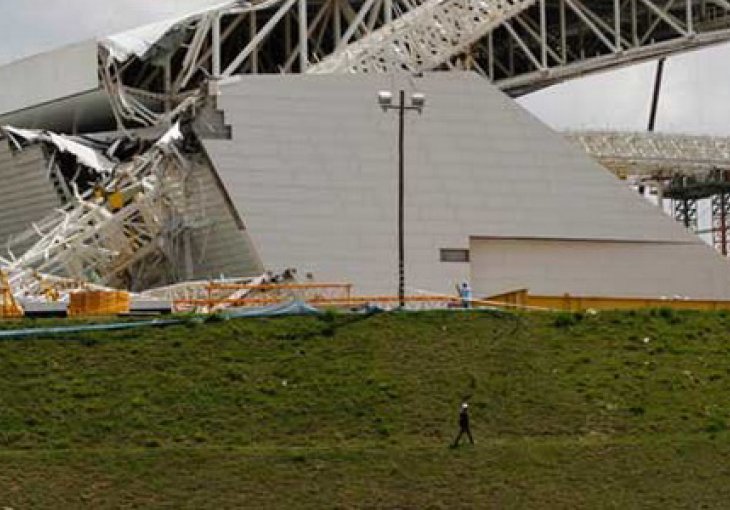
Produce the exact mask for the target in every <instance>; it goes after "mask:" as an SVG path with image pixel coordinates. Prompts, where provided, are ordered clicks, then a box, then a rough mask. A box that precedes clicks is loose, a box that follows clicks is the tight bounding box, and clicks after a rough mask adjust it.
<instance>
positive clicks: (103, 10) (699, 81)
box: [0, 0, 730, 136]
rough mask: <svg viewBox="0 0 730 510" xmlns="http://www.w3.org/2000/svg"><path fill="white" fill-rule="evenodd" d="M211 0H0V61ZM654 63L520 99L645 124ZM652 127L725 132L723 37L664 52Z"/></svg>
mask: <svg viewBox="0 0 730 510" xmlns="http://www.w3.org/2000/svg"><path fill="white" fill-rule="evenodd" d="M217 2H218V0H0V12H2V16H0V65H2V64H3V63H7V62H9V61H12V60H16V59H18V58H23V57H26V56H29V55H32V54H35V53H39V52H43V51H48V50H50V49H53V48H55V47H59V46H63V45H66V44H70V43H73V42H78V41H82V40H85V39H89V38H93V37H98V36H100V35H106V34H111V33H115V32H119V31H122V30H125V29H128V28H132V27H135V26H139V25H143V24H147V23H151V22H154V21H159V20H162V19H165V18H168V17H172V16H174V15H175V14H176V13H179V12H181V11H184V10H186V9H191V8H192V9H195V8H198V7H201V6H204V5H206V4H210V3H217ZM655 69H656V63H647V64H641V65H638V66H633V67H630V68H624V69H620V70H617V71H611V72H607V73H603V74H597V75H592V76H589V77H586V78H581V79H577V80H572V81H569V82H565V83H563V84H560V85H556V86H553V87H550V88H548V89H544V90H542V91H539V92H536V93H533V94H530V95H529V96H525V97H523V98H521V99H520V101H519V102H520V104H522V105H523V106H524V107H526V108H527V109H528V110H530V111H531V112H532V113H533V114H535V115H536V116H537V117H538V118H540V119H541V120H543V121H544V122H546V123H547V124H549V125H550V126H552V127H554V128H556V129H560V130H566V129H622V130H640V131H643V130H645V129H646V125H647V122H648V116H649V102H650V98H651V92H652V88H653V81H654V72H655ZM657 131H664V132H681V133H691V134H714V135H721V136H730V45H723V46H715V47H712V48H707V49H704V50H700V51H696V52H692V53H687V54H683V55H677V56H673V57H671V58H669V59H668V60H667V64H666V67H665V72H664V83H663V88H662V95H661V100H660V105H659V113H658V117H657Z"/></svg>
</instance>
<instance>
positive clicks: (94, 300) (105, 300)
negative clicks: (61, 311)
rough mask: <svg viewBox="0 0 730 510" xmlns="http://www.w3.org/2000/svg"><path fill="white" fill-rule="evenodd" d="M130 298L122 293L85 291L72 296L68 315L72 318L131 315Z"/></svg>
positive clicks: (127, 294)
mask: <svg viewBox="0 0 730 510" xmlns="http://www.w3.org/2000/svg"><path fill="white" fill-rule="evenodd" d="M130 302H131V300H130V297H129V293H127V292H120V291H109V292H107V291H85V292H75V293H73V294H70V298H69V304H68V315H69V316H70V317H79V316H90V315H118V314H120V313H129V308H130Z"/></svg>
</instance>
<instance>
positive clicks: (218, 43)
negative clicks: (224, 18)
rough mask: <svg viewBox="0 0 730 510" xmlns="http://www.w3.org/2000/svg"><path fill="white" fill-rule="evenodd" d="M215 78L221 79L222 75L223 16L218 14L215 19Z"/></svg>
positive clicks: (213, 73) (213, 31)
mask: <svg viewBox="0 0 730 510" xmlns="http://www.w3.org/2000/svg"><path fill="white" fill-rule="evenodd" d="M212 34H213V41H212V45H213V72H212V73H211V74H212V75H213V78H215V79H219V78H220V76H221V71H222V69H221V16H220V14H217V15H216V17H215V19H214V20H213V30H212Z"/></svg>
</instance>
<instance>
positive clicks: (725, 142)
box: [566, 131, 730, 180]
mask: <svg viewBox="0 0 730 510" xmlns="http://www.w3.org/2000/svg"><path fill="white" fill-rule="evenodd" d="M566 137H567V138H568V139H569V140H571V141H572V142H574V143H576V144H577V145H579V146H580V147H581V148H583V150H585V151H586V153H587V154H588V155H590V156H591V157H593V158H594V159H596V160H598V161H599V162H600V163H601V164H603V165H604V166H605V167H607V168H608V169H610V170H611V171H612V172H614V173H615V174H617V175H619V176H620V177H626V176H627V175H633V176H638V177H642V178H647V179H652V180H665V179H670V178H674V177H677V176H694V177H699V176H705V175H708V174H711V173H713V172H716V171H725V172H727V171H730V138H725V137H713V136H691V135H679V134H663V133H646V132H638V133H630V132H618V131H586V132H569V133H566Z"/></svg>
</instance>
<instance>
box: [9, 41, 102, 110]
mask: <svg viewBox="0 0 730 510" xmlns="http://www.w3.org/2000/svg"><path fill="white" fill-rule="evenodd" d="M97 53H98V50H97V44H96V43H95V42H94V41H87V42H83V43H80V44H76V45H73V46H68V47H66V48H61V49H58V50H55V51H53V52H50V53H44V54H41V55H36V56H34V57H30V58H27V59H24V60H20V61H17V62H14V63H11V64H8V65H5V66H0V115H4V114H7V113H11V112H16V111H18V110H22V109H24V108H29V107H31V106H35V105H39V104H42V103H48V102H52V101H57V100H59V99H63V98H67V97H70V96H75V95H78V94H81V93H83V92H88V91H92V90H97V89H98V88H99V78H98V66H97V60H98V57H97Z"/></svg>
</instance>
